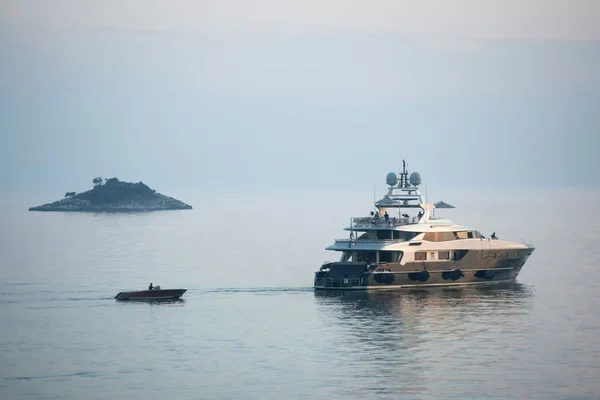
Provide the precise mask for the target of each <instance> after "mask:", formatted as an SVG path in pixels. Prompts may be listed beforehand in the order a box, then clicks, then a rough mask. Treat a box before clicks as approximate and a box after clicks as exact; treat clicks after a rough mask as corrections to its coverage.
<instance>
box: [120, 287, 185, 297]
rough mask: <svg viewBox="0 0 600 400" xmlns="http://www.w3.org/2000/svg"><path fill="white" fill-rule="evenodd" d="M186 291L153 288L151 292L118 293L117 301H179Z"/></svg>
mask: <svg viewBox="0 0 600 400" xmlns="http://www.w3.org/2000/svg"><path fill="white" fill-rule="evenodd" d="M185 292H187V289H161V288H160V286H154V288H153V289H152V290H139V291H135V292H119V293H118V294H117V295H116V296H115V299H117V300H173V299H179V298H180V297H181V296H183V294H184V293H185Z"/></svg>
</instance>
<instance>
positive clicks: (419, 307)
mask: <svg viewBox="0 0 600 400" xmlns="http://www.w3.org/2000/svg"><path fill="white" fill-rule="evenodd" d="M533 293H534V292H533V289H532V288H531V287H529V286H527V285H523V284H518V283H513V284H502V285H495V286H486V287H464V288H432V289H419V290H399V291H315V300H316V303H317V307H318V313H319V314H320V317H321V319H322V321H323V324H324V325H326V331H327V332H328V336H327V337H325V338H324V339H323V340H325V341H328V342H330V344H331V348H335V351H336V352H340V353H343V354H344V355H343V357H342V356H339V357H337V356H336V355H335V354H332V360H333V363H334V365H335V364H336V362H337V361H338V360H339V363H340V365H338V368H332V373H339V374H340V378H342V376H341V375H342V374H348V373H350V374H352V375H354V376H353V378H355V379H353V381H356V382H361V381H362V382H365V378H367V381H368V382H369V384H368V385H367V386H362V387H352V388H348V393H347V394H348V395H350V394H351V393H354V395H355V396H356V394H357V392H359V393H360V392H363V395H364V396H366V397H372V396H373V395H376V396H381V395H390V396H391V395H400V394H404V395H406V394H410V395H418V396H425V397H429V396H434V397H435V396H437V395H440V394H442V393H443V394H444V396H452V395H456V396H480V395H481V394H483V393H487V394H490V395H491V394H493V393H494V392H495V394H496V395H498V393H499V392H498V391H501V390H503V388H502V385H505V384H506V382H507V381H506V380H505V379H510V375H511V373H514V374H518V369H519V368H515V363H516V365H519V360H520V359H522V357H521V355H522V354H523V352H524V351H526V350H527V347H528V346H529V345H530V340H529V339H530V338H531V335H532V331H533V328H532V322H531V321H532V318H531V314H532V309H533V307H532V306H533ZM349 358H350V360H351V361H349ZM343 364H345V365H343ZM350 365H351V366H352V368H349V367H348V366H350ZM479 367H480V368H479ZM507 369H508V370H509V371H508V372H507ZM483 370H485V374H486V375H489V376H490V379H489V380H488V379H485V377H483V376H480V374H481V373H482V371H483ZM342 371H343V372H342ZM511 371H512V372H511ZM494 375H496V376H503V377H505V378H504V379H503V380H497V379H491V377H492V376H494ZM516 378H517V376H516V375H515V379H516ZM482 379H483V380H484V381H488V383H487V384H486V385H484V386H481V385H477V387H474V386H473V385H472V382H473V381H478V382H481V380H482ZM505 389H506V388H505Z"/></svg>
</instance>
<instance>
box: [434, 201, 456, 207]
mask: <svg viewBox="0 0 600 400" xmlns="http://www.w3.org/2000/svg"><path fill="white" fill-rule="evenodd" d="M434 206H435V208H456V207H454V206H453V205H452V204H448V203H446V202H444V201H438V202H437V203H435V204H434Z"/></svg>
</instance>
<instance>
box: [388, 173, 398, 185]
mask: <svg viewBox="0 0 600 400" xmlns="http://www.w3.org/2000/svg"><path fill="white" fill-rule="evenodd" d="M385 182H386V183H387V184H388V185H390V186H395V185H396V184H397V183H398V176H396V174H395V173H394V172H390V173H389V174H387V176H386V178H385Z"/></svg>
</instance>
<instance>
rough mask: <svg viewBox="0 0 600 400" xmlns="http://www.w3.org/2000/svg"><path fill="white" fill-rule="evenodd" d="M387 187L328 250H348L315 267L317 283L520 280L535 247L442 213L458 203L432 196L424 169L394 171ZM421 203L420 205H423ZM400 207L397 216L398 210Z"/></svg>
mask: <svg viewBox="0 0 600 400" xmlns="http://www.w3.org/2000/svg"><path fill="white" fill-rule="evenodd" d="M386 183H387V185H389V188H388V190H387V194H385V195H384V196H383V198H382V199H381V200H379V201H376V202H375V208H374V210H376V211H372V212H371V215H368V216H366V217H354V218H351V224H350V226H349V227H347V228H345V229H344V230H346V231H349V232H350V233H349V238H348V239H336V240H335V242H334V243H333V244H332V245H330V246H329V247H327V250H331V251H337V252H340V253H341V256H340V259H339V261H335V262H325V263H324V264H323V265H322V266H321V268H320V269H319V271H317V272H315V278H314V288H315V289H325V290H364V289H400V288H411V287H431V286H454V285H479V284H490V283H506V282H512V281H514V280H515V279H516V278H517V275H518V274H519V272H520V271H521V268H523V265H524V264H525V262H526V261H527V259H528V258H529V256H531V254H532V253H533V251H534V250H535V247H534V246H532V245H531V244H527V243H517V242H511V241H507V240H502V239H500V238H497V237H496V235H495V233H493V234H492V236H491V237H485V236H483V235H482V234H481V233H480V232H479V231H478V230H477V229H474V228H470V227H467V226H463V225H457V224H455V223H454V222H452V221H451V220H450V219H447V218H440V217H436V216H435V210H436V209H440V208H454V206H452V205H450V204H448V203H445V202H443V201H440V202H437V203H435V204H427V203H426V202H425V201H424V198H423V196H422V195H421V193H420V191H419V185H420V184H421V176H420V175H419V173H418V172H413V173H412V174H411V175H410V176H409V175H408V171H407V169H406V162H405V161H402V172H400V173H399V174H396V173H394V172H390V173H389V174H388V175H387V177H386ZM417 211H418V213H417ZM392 214H394V216H392Z"/></svg>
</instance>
